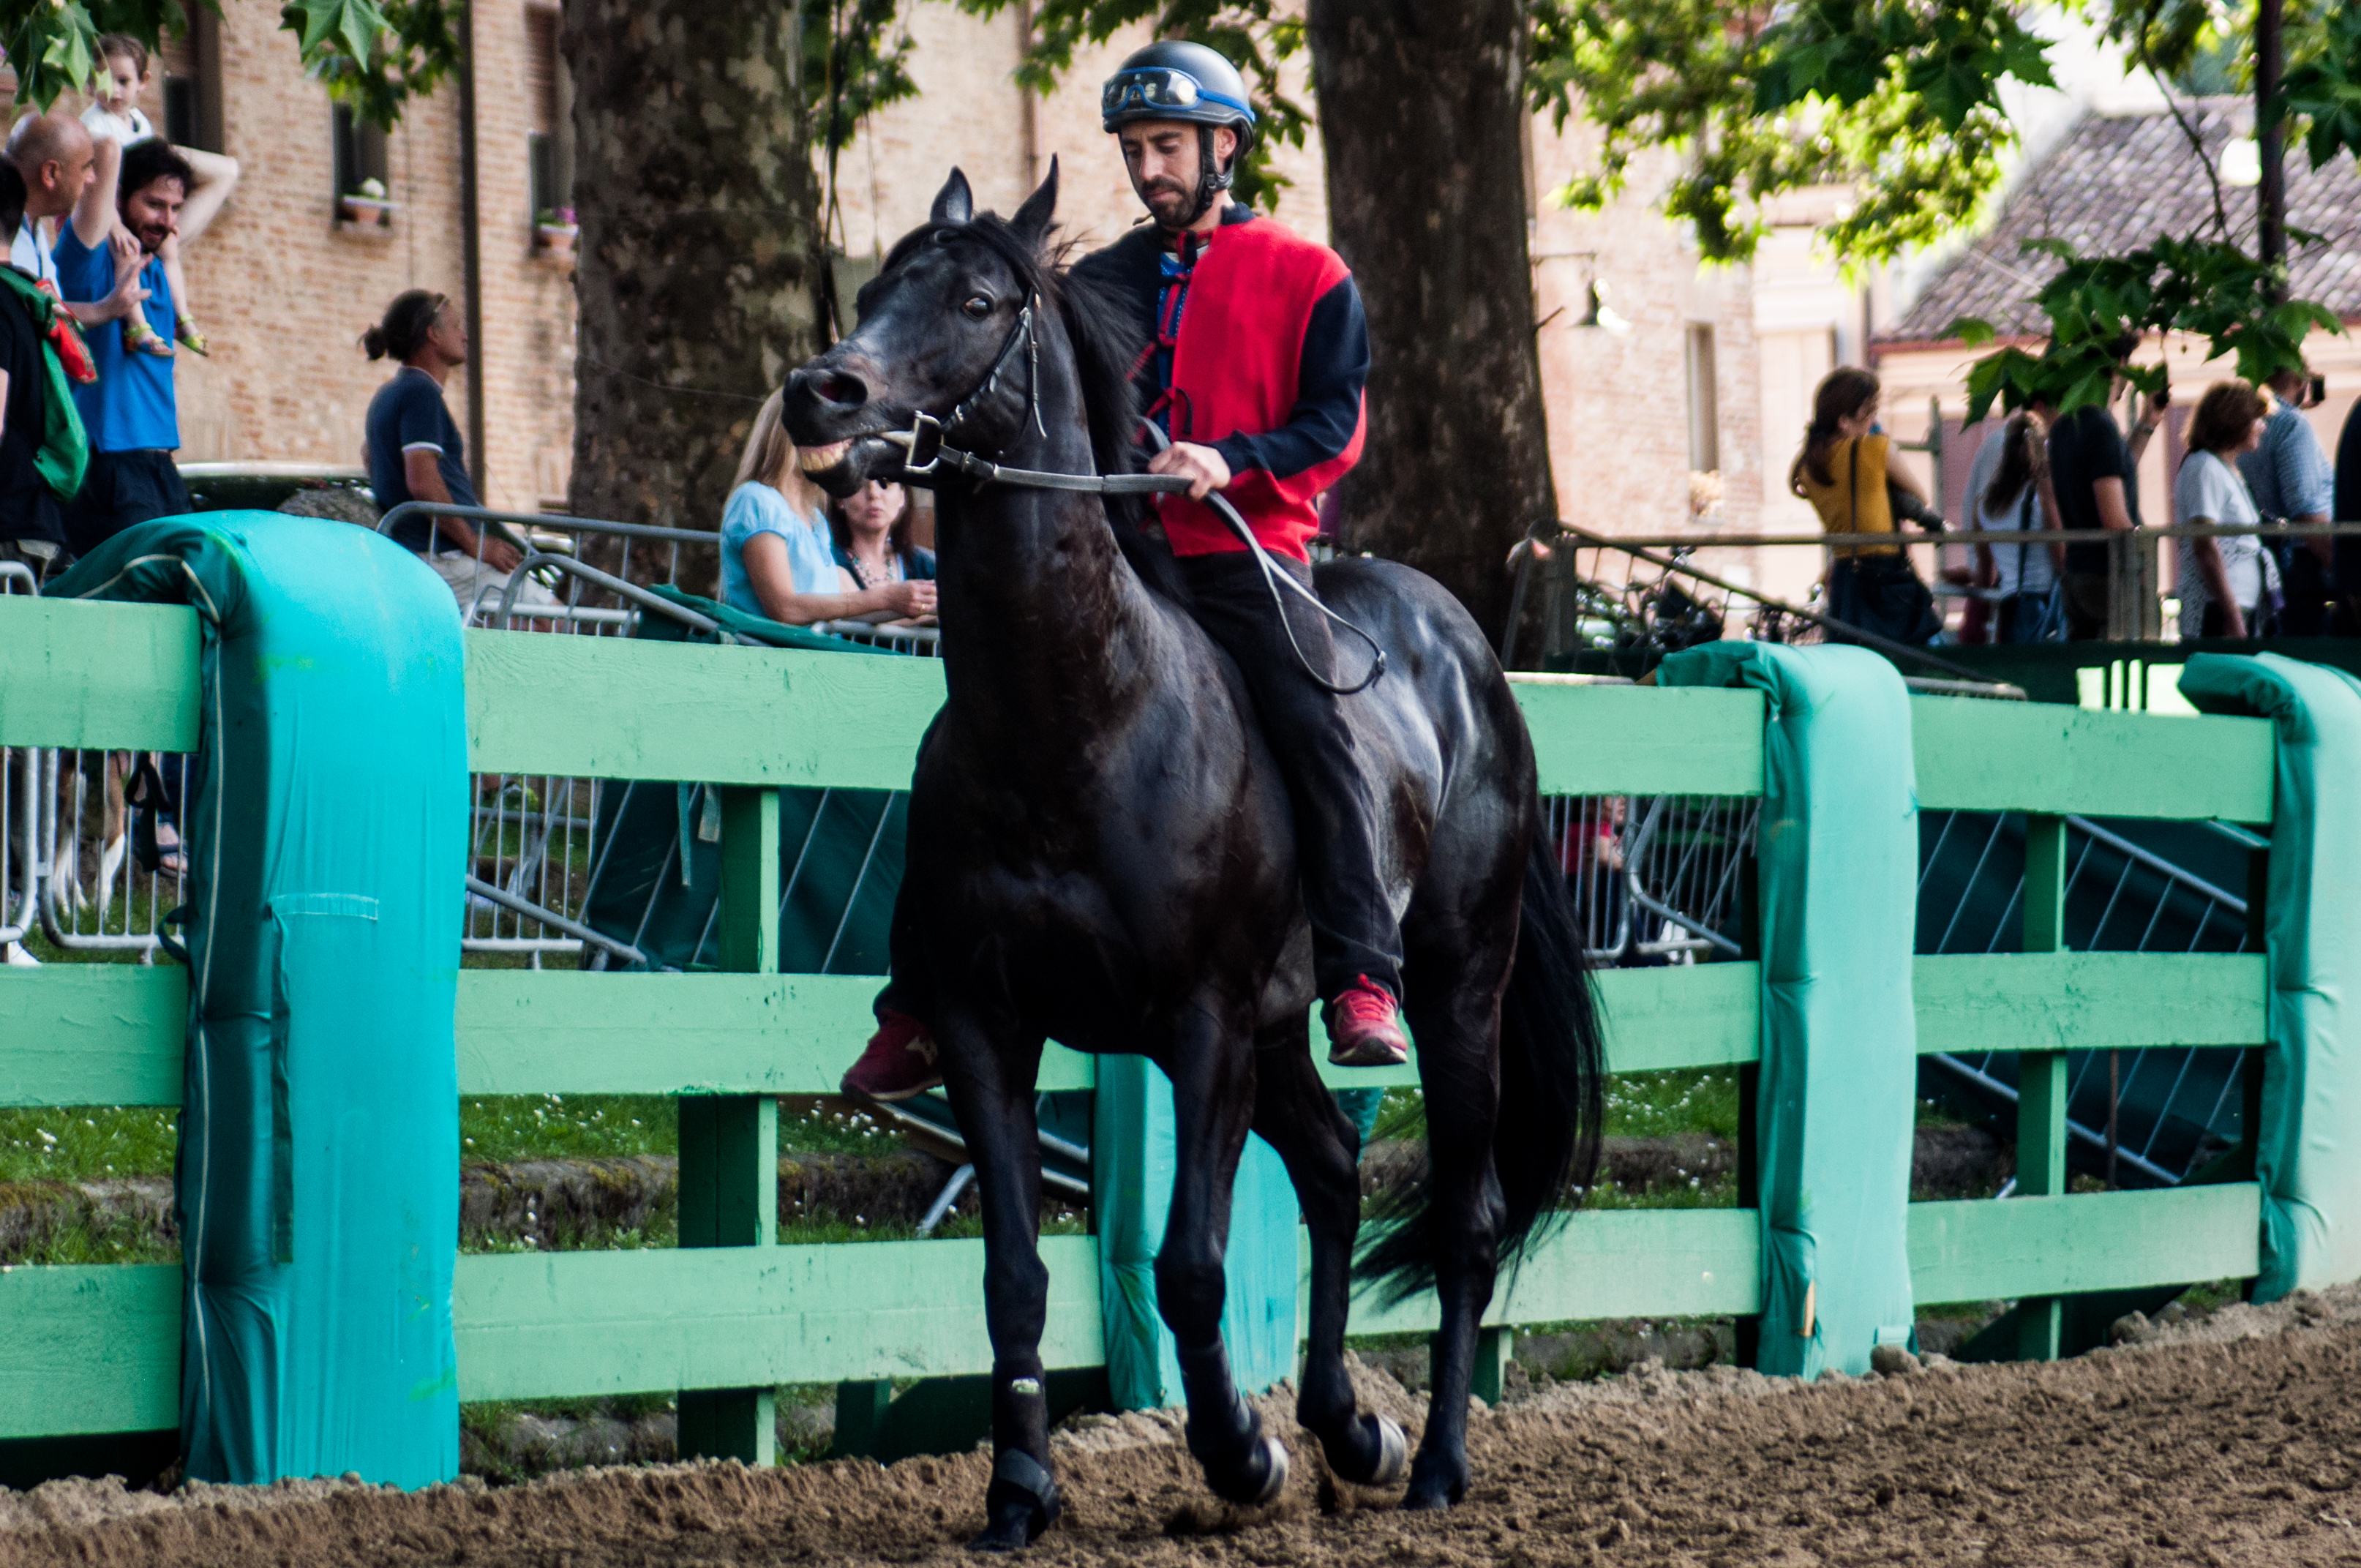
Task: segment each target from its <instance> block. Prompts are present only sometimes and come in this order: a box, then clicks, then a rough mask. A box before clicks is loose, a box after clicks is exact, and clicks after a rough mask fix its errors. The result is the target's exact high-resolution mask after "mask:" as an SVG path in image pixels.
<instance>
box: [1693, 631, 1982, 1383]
mask: <svg viewBox="0 0 2361 1568" xmlns="http://www.w3.org/2000/svg"><path fill="white" fill-rule="evenodd" d="M1657 678H1658V680H1659V681H1661V682H1662V683H1663V684H1664V685H1668V686H1675V685H1680V686H1732V685H1746V686H1753V687H1756V688H1758V689H1759V690H1761V691H1763V693H1765V694H1766V695H1767V698H1768V702H1767V707H1768V709H1769V729H1768V730H1767V732H1766V733H1765V735H1764V738H1763V819H1762V827H1761V829H1760V830H1759V833H1758V836H1757V838H1756V841H1755V855H1756V859H1757V870H1758V873H1759V877H1760V886H1761V892H1762V898H1761V910H1762V927H1761V939H1762V964H1763V1069H1762V1070H1763V1078H1762V1086H1761V1090H1760V1092H1759V1094H1758V1096H1757V1121H1756V1128H1757V1132H1758V1134H1759V1146H1760V1149H1761V1165H1760V1181H1759V1190H1760V1191H1761V1193H1762V1205H1763V1206H1762V1211H1761V1212H1762V1227H1763V1316H1762V1333H1761V1336H1760V1340H1759V1343H1760V1345H1761V1352H1760V1355H1759V1359H1758V1362H1757V1365H1758V1367H1759V1369H1760V1370H1762V1371H1763V1372H1766V1373H1775V1374H1784V1375H1790V1376H1805V1377H1814V1376H1818V1375H1819V1373H1820V1372H1821V1371H1822V1370H1823V1369H1824V1368H1828V1367H1834V1368H1836V1369H1838V1370H1839V1371H1842V1372H1848V1373H1851V1374H1854V1375H1856V1376H1859V1375H1861V1374H1863V1373H1866V1372H1867V1371H1868V1370H1869V1355H1870V1351H1871V1349H1872V1347H1874V1346H1875V1345H1876V1344H1878V1343H1881V1342H1887V1343H1908V1342H1909V1341H1910V1340H1911V1339H1912V1337H1913V1328H1912V1324H1913V1322H1914V1320H1915V1314H1914V1312H1913V1310H1912V1302H1911V1297H1910V1256H1909V1246H1908V1230H1909V1218H1910V1141H1911V1127H1912V1123H1913V1120H1914V1117H1915V1110H1914V1105H1915V1095H1916V1083H1917V1068H1918V1062H1917V1045H1918V1031H1917V1024H1916V1019H1915V1018H1914V1016H1913V1014H1912V1012H1911V998H1910V966H1911V957H1910V955H1911V947H1912V941H1911V938H1912V933H1913V930H1914V928H1915V927H1916V921H1917V884H1918V798H1917V779H1916V768H1915V764H1914V762H1913V760H1912V756H1911V747H1910V697H1909V694H1908V692H1907V691H1906V689H1905V687H1904V686H1903V685H1902V677H1901V676H1900V674H1897V673H1896V672H1895V671H1894V666H1893V665H1892V664H1889V663H1886V662H1885V661H1884V660H1883V659H1882V658H1880V657H1879V656H1878V655H1877V654H1875V653H1872V652H1868V651H1867V650H1865V649H1860V648H1842V647H1820V648H1789V647H1785V646H1783V645H1781V644H1778V643H1770V642H1716V643H1712V644H1709V645H1708V646H1706V647H1703V648H1697V649H1692V650H1690V651H1689V652H1685V653H1675V654H1674V655H1672V656H1671V657H1670V658H1668V659H1666V660H1665V661H1664V663H1663V665H1662V666H1660V668H1659V670H1658V672H1657ZM1963 700H1964V699H1963Z"/></svg>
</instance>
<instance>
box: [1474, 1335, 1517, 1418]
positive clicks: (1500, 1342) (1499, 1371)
mask: <svg viewBox="0 0 2361 1568" xmlns="http://www.w3.org/2000/svg"><path fill="white" fill-rule="evenodd" d="M1516 1342H1517V1331H1516V1330H1514V1329H1512V1328H1508V1327H1501V1328H1497V1329H1480V1330H1478V1331H1477V1334H1476V1377H1475V1381H1474V1382H1473V1383H1471V1384H1470V1385H1469V1386H1468V1392H1470V1393H1472V1394H1474V1395H1475V1396H1476V1397H1477V1398H1479V1399H1481V1400H1483V1401H1484V1402H1485V1403H1486V1404H1488V1405H1495V1406H1497V1405H1498V1404H1499V1402H1500V1388H1501V1385H1502V1383H1503V1382H1505V1381H1506V1379H1507V1376H1508V1371H1509V1358H1510V1354H1511V1352H1512V1350H1513V1349H1514V1347H1515V1344H1516Z"/></svg>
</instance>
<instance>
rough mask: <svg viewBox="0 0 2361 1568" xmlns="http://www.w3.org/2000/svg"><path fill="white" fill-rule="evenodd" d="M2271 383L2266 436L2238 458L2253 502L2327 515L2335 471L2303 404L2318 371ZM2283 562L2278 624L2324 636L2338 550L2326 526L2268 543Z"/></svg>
mask: <svg viewBox="0 0 2361 1568" xmlns="http://www.w3.org/2000/svg"><path fill="white" fill-rule="evenodd" d="M2266 385H2268V387H2269V388H2270V389H2271V404H2272V407H2271V414H2270V417H2269V418H2268V419H2267V420H2265V421H2264V422H2263V444H2261V445H2260V446H2258V447H2257V448H2256V449H2255V450H2254V451H2252V452H2249V453H2247V454H2246V455H2244V456H2242V457H2240V458H2239V459H2238V472H2239V473H2241V474H2243V475H2245V476H2246V489H2247V491H2248V493H2250V494H2251V495H2253V497H2254V498H2255V510H2256V511H2257V512H2259V513H2261V514H2262V516H2263V517H2264V518H2265V519H2266V520H2268V519H2271V518H2275V517H2276V518H2284V519H2286V520H2287V521H2290V522H2326V521H2328V510H2329V503H2330V499H2331V498H2330V494H2329V491H2330V486H2331V477H2330V473H2329V467H2328V454H2327V453H2325V452H2323V451H2322V450H2321V448H2320V437H2318V436H2317V435H2314V434H2313V433H2312V422H2311V421H2310V420H2308V419H2305V418H2304V417H2303V405H2304V400H2305V399H2306V397H2307V396H2308V395H2309V394H2310V392H2311V391H2312V378H2311V376H2310V375H2308V374H2307V373H2306V372H2305V371H2304V369H2303V368H2302V367H2301V366H2299V367H2296V368H2295V369H2292V370H2281V371H2279V373H2278V374H2276V375H2274V376H2273V377H2272V378H2270V380H2269V381H2268V382H2267V383H2266ZM2266 547H2267V548H2268V550H2269V551H2270V553H2271V554H2272V556H2273V557H2274V558H2276V559H2277V560H2278V562H2279V580H2280V581H2281V582H2282V583H2283V584H2285V585H2286V587H2285V592H2286V594H2287V609H2285V610H2284V611H2283V612H2282V616H2281V620H2280V630H2281V631H2282V632H2283V633H2285V634H2286V635H2288V636H2290V637H2318V636H2321V635H2323V634H2324V633H2325V632H2326V631H2327V630H2328V625H2327V608H2328V607H2327V599H2328V584H2327V583H2326V581H2325V580H2324V579H2325V578H2326V576H2327V572H2328V567H2329V565H2330V563H2331V561H2332V560H2333V559H2334V548H2333V546H2332V545H2331V543H2330V542H2329V540H2328V538H2327V536H2326V535H2324V534H2319V535H2314V536H2312V538H2309V539H2304V540H2301V541H2298V540H2271V541H2268V543H2267V546H2266Z"/></svg>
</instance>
